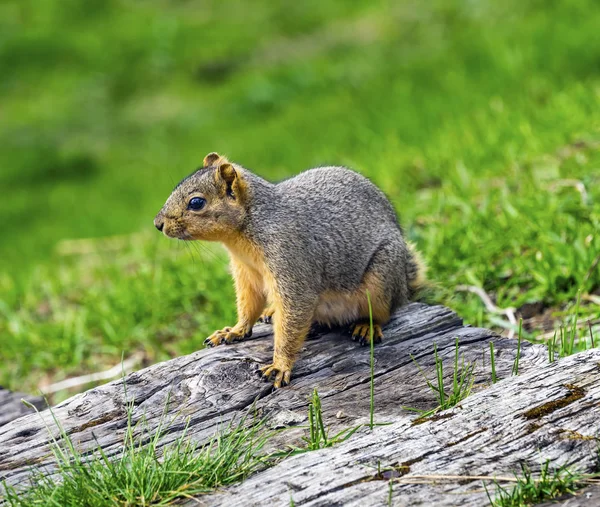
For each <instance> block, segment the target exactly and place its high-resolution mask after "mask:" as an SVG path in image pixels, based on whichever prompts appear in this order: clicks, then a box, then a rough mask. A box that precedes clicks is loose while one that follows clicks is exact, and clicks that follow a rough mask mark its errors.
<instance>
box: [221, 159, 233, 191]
mask: <svg viewBox="0 0 600 507" xmlns="http://www.w3.org/2000/svg"><path fill="white" fill-rule="evenodd" d="M217 172H218V174H219V177H220V178H221V179H222V180H223V181H224V182H225V183H227V187H228V188H230V187H231V186H232V185H233V182H234V181H235V179H236V178H237V171H236V170H235V169H234V168H233V166H232V165H231V164H230V163H229V162H225V163H224V164H221V165H220V166H219V167H218V169H217Z"/></svg>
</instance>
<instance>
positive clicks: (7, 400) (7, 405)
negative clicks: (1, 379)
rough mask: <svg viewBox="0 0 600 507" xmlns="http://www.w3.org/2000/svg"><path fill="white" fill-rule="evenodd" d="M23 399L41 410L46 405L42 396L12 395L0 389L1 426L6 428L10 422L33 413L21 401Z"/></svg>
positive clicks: (6, 390)
mask: <svg viewBox="0 0 600 507" xmlns="http://www.w3.org/2000/svg"><path fill="white" fill-rule="evenodd" d="M22 399H23V400H26V401H27V402H29V403H31V404H32V405H33V406H35V407H37V408H39V409H41V408H42V407H44V405H45V404H44V399H43V398H42V397H41V396H31V395H27V394H22V393H12V392H10V391H9V390H8V389H4V388H3V387H0V426H4V425H5V424H6V423H9V422H10V421H13V420H15V419H18V418H19V417H21V416H23V415H25V414H29V413H31V411H32V409H31V408H29V407H27V406H26V405H25V404H24V403H23V402H22V401H21V400H22Z"/></svg>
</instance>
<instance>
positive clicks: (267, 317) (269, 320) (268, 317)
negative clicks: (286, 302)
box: [258, 307, 275, 324]
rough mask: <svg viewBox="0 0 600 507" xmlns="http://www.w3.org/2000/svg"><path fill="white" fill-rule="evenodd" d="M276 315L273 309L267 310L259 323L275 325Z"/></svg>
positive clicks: (259, 319)
mask: <svg viewBox="0 0 600 507" xmlns="http://www.w3.org/2000/svg"><path fill="white" fill-rule="evenodd" d="M274 313H275V309H274V308H272V307H269V308H267V309H266V310H265V311H264V312H263V314H262V315H261V316H260V317H259V318H258V322H262V323H263V324H273V314H274Z"/></svg>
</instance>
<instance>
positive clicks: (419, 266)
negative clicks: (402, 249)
mask: <svg viewBox="0 0 600 507" xmlns="http://www.w3.org/2000/svg"><path fill="white" fill-rule="evenodd" d="M407 246H408V253H409V257H408V260H407V261H406V278H407V280H408V287H409V289H410V297H411V298H412V297H414V296H415V294H417V293H419V292H420V291H421V290H422V289H424V288H425V287H427V285H428V283H427V265H426V264H425V261H424V260H423V257H422V256H421V254H420V253H419V251H418V250H417V248H416V247H415V245H414V244H413V243H410V242H407Z"/></svg>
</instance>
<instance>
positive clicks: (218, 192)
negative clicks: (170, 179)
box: [154, 153, 248, 241]
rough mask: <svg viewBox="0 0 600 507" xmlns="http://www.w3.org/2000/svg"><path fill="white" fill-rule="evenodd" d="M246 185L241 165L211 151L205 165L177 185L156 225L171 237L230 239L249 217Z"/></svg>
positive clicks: (160, 213) (210, 239) (156, 219)
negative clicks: (246, 205) (245, 204)
mask: <svg viewBox="0 0 600 507" xmlns="http://www.w3.org/2000/svg"><path fill="white" fill-rule="evenodd" d="M247 188H248V187H247V184H246V181H245V180H244V176H243V174H242V170H240V168H239V167H238V168H236V167H234V166H233V165H232V164H231V163H230V162H229V161H228V160H227V159H226V158H225V157H221V156H219V155H218V154H217V153H209V154H208V155H206V157H205V158H204V164H203V167H202V168H201V169H198V170H197V171H196V172H194V173H193V174H191V175H190V176H188V177H187V178H185V179H184V180H183V181H181V183H179V185H177V186H176V187H175V190H173V192H172V193H171V195H170V196H169V198H168V199H167V202H166V203H165V204H164V206H163V207H162V209H161V210H160V211H159V212H158V215H156V218H155V219H154V225H155V226H156V228H157V229H158V230H159V231H162V232H163V233H164V234H165V235H166V236H168V237H170V238H177V239H185V240H192V239H204V240H209V241H227V239H228V238H230V237H232V236H233V235H235V234H236V233H237V232H238V231H239V230H240V228H241V227H242V224H243V222H244V218H245V217H246V208H245V206H244V201H245V198H246V195H247Z"/></svg>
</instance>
